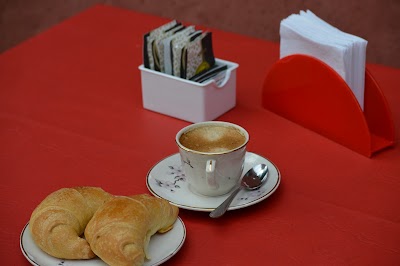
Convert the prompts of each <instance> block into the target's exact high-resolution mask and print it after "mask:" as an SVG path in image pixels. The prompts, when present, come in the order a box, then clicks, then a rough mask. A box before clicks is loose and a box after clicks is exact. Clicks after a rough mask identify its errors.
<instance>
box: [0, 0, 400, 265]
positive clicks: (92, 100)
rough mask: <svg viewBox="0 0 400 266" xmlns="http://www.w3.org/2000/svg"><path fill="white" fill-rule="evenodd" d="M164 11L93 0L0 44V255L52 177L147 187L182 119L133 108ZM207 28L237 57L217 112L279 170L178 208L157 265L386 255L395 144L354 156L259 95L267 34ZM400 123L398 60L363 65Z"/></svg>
mask: <svg viewBox="0 0 400 266" xmlns="http://www.w3.org/2000/svg"><path fill="white" fill-rule="evenodd" d="M167 21H168V20H166V19H162V18H158V17H154V16H149V15H144V14H139V13H136V12H133V11H127V10H122V9H117V8H112V7H108V6H95V7H93V8H91V9H89V10H87V11H85V12H83V13H81V14H79V15H77V16H75V17H73V18H71V19H69V20H67V21H65V22H63V23H61V24H59V25H57V26H55V27H53V28H51V29H50V30H48V31H46V32H44V33H42V34H40V35H38V36H36V37H34V38H32V39H29V40H28V41H25V42H24V43H22V44H21V45H19V46H17V47H15V48H13V49H11V50H9V51H7V52H5V53H3V54H1V55H0V175H1V183H0V189H1V190H0V199H1V200H0V203H1V218H0V228H1V238H0V239H1V241H0V245H1V248H0V252H1V253H0V261H1V265H29V263H28V262H27V261H26V259H25V258H24V256H23V255H22V253H21V251H20V248H19V237H20V233H21V230H22V228H23V227H24V225H25V224H26V223H27V222H28V220H29V217H30V214H31V212H32V210H33V209H34V208H35V206H36V205H37V204H38V203H39V202H40V201H41V200H42V199H43V198H44V197H45V196H46V195H47V194H49V193H51V192H52V191H54V190H57V189H59V188H61V187H71V186H82V185H88V186H100V187H102V188H104V189H105V190H107V191H109V192H111V193H114V194H119V195H129V194H137V193H148V190H147V188H146V184H145V177H146V174H147V172H148V171H149V169H150V168H151V167H152V166H153V165H154V164H155V163H157V162H158V161H160V160H161V159H162V158H164V157H167V156H169V155H171V154H174V153H176V152H177V147H176V145H175V142H174V136H175V134H176V132H177V131H178V130H179V129H180V128H182V127H184V126H186V125H188V124H189V123H188V122H185V121H181V120H178V119H175V118H172V117H168V116H165V115H161V114H158V113H154V112H151V111H148V110H145V109H143V108H142V99H141V84H140V74H139V70H138V69H137V67H138V66H139V65H140V64H141V62H142V36H143V34H144V33H145V32H147V31H149V30H151V29H153V28H155V27H157V26H159V25H161V24H163V23H165V22H167ZM211 30H212V31H213V38H214V40H213V42H214V49H215V51H214V52H215V54H216V56H217V57H218V58H222V59H226V60H229V61H233V62H237V63H238V64H239V65H240V66H239V69H238V81H237V106H236V108H234V109H233V110H231V111H229V112H227V113H226V114H224V115H222V116H221V117H219V118H218V120H224V121H229V122H233V123H237V124H240V125H242V126H243V127H245V128H246V129H247V130H248V131H249V133H250V135H251V139H250V143H249V145H248V150H249V151H252V152H255V153H258V154H260V155H262V156H264V157H267V158H269V159H270V160H271V161H272V162H274V163H275V164H276V165H277V167H278V168H279V170H280V171H281V174H282V181H281V184H280V187H279V188H278V190H277V191H276V192H275V193H274V194H273V195H272V196H271V197H269V198H268V199H267V200H265V201H262V202H260V203H258V204H256V205H253V206H251V207H248V208H245V209H241V210H235V211H230V212H228V213H227V214H226V215H225V216H223V217H222V218H220V219H218V220H213V219H211V218H209V217H208V213H204V212H193V211H189V210H181V211H180V217H181V218H182V220H183V221H184V223H185V225H186V227H187V238H186V242H185V244H184V246H183V247H182V249H181V250H180V251H179V252H178V253H177V254H176V255H175V256H174V257H173V258H172V259H171V260H169V261H168V262H167V263H166V265H267V264H270V265H303V264H307V265H399V264H400V211H399V210H400V209H399V203H400V148H399V146H398V145H397V143H396V145H395V146H394V147H393V148H390V149H387V150H385V151H383V152H381V153H378V154H377V155H375V156H374V157H373V158H367V157H364V156H362V155H359V154H357V153H355V152H353V151H351V150H349V149H347V148H345V147H343V146H340V145H338V144H336V143H334V142H332V141H330V140H328V139H326V138H324V137H322V136H320V135H318V134H316V133H314V132H312V131H309V130H307V129H305V128H303V127H301V126H299V125H297V124H294V123H292V122H290V121H288V120H285V119H283V118H282V117H279V116H277V115H275V114H274V113H271V112H269V111H267V110H264V109H263V108H262V107H261V100H260V95H261V87H262V83H263V80H264V77H265V74H266V72H267V71H268V69H269V68H270V67H271V66H272V64H273V63H274V62H275V61H276V60H277V59H278V54H279V53H278V51H279V46H278V44H276V43H271V42H267V41H264V40H259V39H254V38H249V37H245V36H240V35H236V34H232V33H226V32H222V31H219V30H215V29H211ZM368 67H369V69H370V71H371V72H372V74H373V75H374V77H375V78H376V80H377V81H378V82H379V84H380V85H381V87H382V89H383V91H384V93H385V95H386V97H387V100H388V102H389V105H390V108H391V111H392V113H393V119H394V121H395V127H396V142H398V140H399V134H400V133H399V132H400V129H399V125H400V91H399V89H398V86H399V84H400V70H399V69H393V68H388V67H384V66H379V65H371V64H369V65H368Z"/></svg>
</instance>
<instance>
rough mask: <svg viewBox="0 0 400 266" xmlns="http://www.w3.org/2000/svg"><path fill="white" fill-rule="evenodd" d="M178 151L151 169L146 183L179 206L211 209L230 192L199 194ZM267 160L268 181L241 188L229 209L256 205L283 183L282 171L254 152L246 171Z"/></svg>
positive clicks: (191, 208) (198, 209)
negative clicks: (256, 185) (210, 195)
mask: <svg viewBox="0 0 400 266" xmlns="http://www.w3.org/2000/svg"><path fill="white" fill-rule="evenodd" d="M180 163H181V159H180V155H179V154H178V153H176V154H174V155H171V156H169V157H167V158H165V159H163V160H161V161H160V162H158V163H157V164H155V165H154V166H153V168H152V169H150V171H149V173H148V174H147V180H146V185H147V188H148V189H149V191H150V192H151V193H152V194H153V195H155V196H157V197H160V198H164V199H166V200H168V201H169V202H171V204H174V205H176V206H178V207H180V208H183V209H188V210H195V211H207V212H209V211H212V210H213V209H215V208H216V207H217V206H218V205H219V204H221V203H222V202H223V201H224V200H225V199H226V198H227V197H228V195H229V193H228V194H225V195H222V196H217V197H207V196H204V195H200V194H197V193H195V192H193V191H192V190H191V189H190V184H189V183H188V182H187V176H185V174H184V172H183V170H182V166H181V165H180ZM259 163H264V164H266V165H267V166H268V168H269V174H268V179H267V181H266V182H265V183H264V184H263V185H262V186H261V187H260V188H259V189H257V190H251V191H248V190H242V191H240V192H239V193H238V195H237V196H236V198H235V199H234V200H233V202H232V203H231V206H230V207H229V210H234V209H240V208H244V207H247V206H250V205H253V204H256V203H258V202H260V201H262V200H264V199H266V198H267V197H269V196H270V195H271V194H272V193H273V192H274V191H275V190H276V189H277V187H278V186H279V184H280V172H279V170H278V168H277V167H276V166H275V165H274V164H273V163H272V162H270V161H269V160H268V159H266V158H264V157H262V156H260V155H257V154H255V153H251V152H247V153H246V158H245V166H244V169H243V172H244V173H245V172H247V171H248V170H249V169H250V168H251V167H252V166H254V165H256V164H259Z"/></svg>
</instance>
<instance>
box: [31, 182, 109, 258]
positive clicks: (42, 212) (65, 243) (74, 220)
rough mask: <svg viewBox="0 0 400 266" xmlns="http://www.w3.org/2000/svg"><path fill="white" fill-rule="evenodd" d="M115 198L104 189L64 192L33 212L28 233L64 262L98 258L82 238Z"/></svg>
mask: <svg viewBox="0 0 400 266" xmlns="http://www.w3.org/2000/svg"><path fill="white" fill-rule="evenodd" d="M112 197H113V196H112V195H111V194H109V193H107V192H105V191H104V190H103V189H101V188H96V187H75V188H62V189H60V190H57V191H55V192H53V193H51V194H50V195H48V196H47V197H46V198H45V199H44V200H43V201H42V202H41V203H40V204H39V205H38V206H37V207H36V209H35V210H34V211H33V213H32V215H31V218H30V221H29V229H30V232H31V234H32V238H33V240H34V241H35V243H36V244H37V245H38V246H39V247H40V248H41V249H42V250H43V251H44V252H46V253H47V254H49V255H51V256H54V257H57V258H61V259H90V258H93V257H95V254H94V253H93V251H92V250H91V249H90V245H89V244H88V242H87V241H86V240H85V239H84V238H82V237H81V235H82V234H83V232H84V230H85V227H86V225H87V223H88V222H89V220H90V219H91V218H92V217H93V215H94V213H95V212H96V211H97V209H98V208H99V207H100V206H101V205H103V204H104V202H106V201H108V200H110V199H111V198H112Z"/></svg>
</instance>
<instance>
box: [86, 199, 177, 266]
mask: <svg viewBox="0 0 400 266" xmlns="http://www.w3.org/2000/svg"><path fill="white" fill-rule="evenodd" d="M178 211H179V209H178V207H176V206H173V205H171V204H169V202H168V201H166V200H164V199H159V198H156V197H153V196H150V195H147V194H141V195H135V196H131V197H124V196H119V197H115V198H113V199H112V200H110V201H108V202H107V203H105V204H104V205H103V206H101V207H100V208H99V210H98V211H97V212H96V213H95V215H94V216H93V218H92V220H90V222H89V223H88V225H87V227H86V229H85V236H86V239H87V240H88V242H89V244H90V247H91V248H92V250H93V252H94V253H95V254H96V255H97V256H99V257H100V258H101V259H102V260H103V261H104V262H106V263H107V264H109V265H111V266H113V265H118V266H124V265H127V266H128V265H129V266H136V265H143V263H144V260H145V258H147V259H149V258H150V257H149V255H148V252H147V247H148V245H149V242H150V237H151V236H152V235H154V234H155V233H156V232H160V233H164V232H167V231H168V230H170V229H171V228H172V227H173V224H174V223H175V221H176V219H177V217H178Z"/></svg>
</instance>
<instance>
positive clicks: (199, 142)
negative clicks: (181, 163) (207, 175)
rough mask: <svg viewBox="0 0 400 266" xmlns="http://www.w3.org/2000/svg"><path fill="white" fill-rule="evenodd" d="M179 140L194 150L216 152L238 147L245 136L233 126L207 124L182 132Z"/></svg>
mask: <svg viewBox="0 0 400 266" xmlns="http://www.w3.org/2000/svg"><path fill="white" fill-rule="evenodd" d="M179 142H180V143H181V144H182V145H183V146H184V147H186V148H188V149H191V150H194V151H199V152H210V153H218V152H226V151H230V150H234V149H236V148H238V147H240V146H241V145H243V144H244V143H245V142H246V137H245V136H244V135H243V134H242V133H241V131H240V130H239V129H237V128H235V127H231V126H219V125H207V126H201V127H197V128H194V129H191V130H190V131H188V132H185V133H183V134H182V135H181V136H180V138H179Z"/></svg>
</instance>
